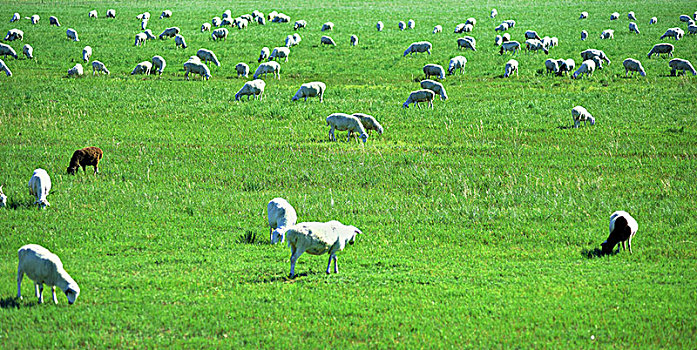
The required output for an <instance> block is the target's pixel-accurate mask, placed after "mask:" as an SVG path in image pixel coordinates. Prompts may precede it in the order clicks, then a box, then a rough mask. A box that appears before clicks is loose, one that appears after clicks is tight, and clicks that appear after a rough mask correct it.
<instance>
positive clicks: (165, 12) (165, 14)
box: [160, 10, 172, 19]
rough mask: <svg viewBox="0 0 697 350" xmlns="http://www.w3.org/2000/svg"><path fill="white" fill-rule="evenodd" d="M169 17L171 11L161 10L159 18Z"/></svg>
mask: <svg viewBox="0 0 697 350" xmlns="http://www.w3.org/2000/svg"><path fill="white" fill-rule="evenodd" d="M170 17H172V11H170V10H164V11H162V14H161V15H160V19H163V18H170Z"/></svg>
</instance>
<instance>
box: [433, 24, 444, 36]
mask: <svg viewBox="0 0 697 350" xmlns="http://www.w3.org/2000/svg"><path fill="white" fill-rule="evenodd" d="M442 31H443V27H442V26H440V25H437V26H435V27H433V34H436V33H440V32H442Z"/></svg>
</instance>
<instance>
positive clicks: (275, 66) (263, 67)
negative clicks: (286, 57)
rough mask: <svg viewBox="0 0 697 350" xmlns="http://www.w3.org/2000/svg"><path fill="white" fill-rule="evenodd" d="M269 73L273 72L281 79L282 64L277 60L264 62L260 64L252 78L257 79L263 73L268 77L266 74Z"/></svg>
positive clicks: (275, 76)
mask: <svg viewBox="0 0 697 350" xmlns="http://www.w3.org/2000/svg"><path fill="white" fill-rule="evenodd" d="M268 73H273V76H274V78H276V79H278V80H280V79H281V64H280V63H278V62H276V61H271V62H264V63H262V64H260V65H259V67H257V70H256V71H255V72H254V76H253V77H252V79H257V78H259V77H260V76H261V75H262V74H263V75H264V78H266V74H268Z"/></svg>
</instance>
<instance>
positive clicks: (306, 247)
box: [286, 221, 362, 278]
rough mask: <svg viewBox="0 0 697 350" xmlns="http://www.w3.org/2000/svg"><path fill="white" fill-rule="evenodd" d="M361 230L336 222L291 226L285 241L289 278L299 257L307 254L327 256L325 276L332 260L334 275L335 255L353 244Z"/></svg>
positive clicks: (335, 267) (336, 266) (305, 223)
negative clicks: (288, 251) (288, 248)
mask: <svg viewBox="0 0 697 350" xmlns="http://www.w3.org/2000/svg"><path fill="white" fill-rule="evenodd" d="M361 233H362V232H361V230H359V229H358V228H356V227H355V226H347V225H344V224H342V223H340V222H338V221H329V222H303V223H299V224H297V225H294V226H291V227H290V228H288V230H287V231H286V241H287V242H288V247H290V253H291V254H290V277H291V278H292V277H293V276H295V263H296V262H297V261H298V258H300V256H301V255H302V254H303V253H305V252H307V253H308V254H312V255H322V254H325V253H326V254H329V263H328V264H327V270H326V272H327V274H329V273H331V265H332V260H333V261H334V273H338V272H339V263H338V262H337V257H336V254H337V253H338V252H340V251H342V250H344V248H345V247H346V245H347V244H353V243H354V242H355V240H356V236H357V235H359V234H361Z"/></svg>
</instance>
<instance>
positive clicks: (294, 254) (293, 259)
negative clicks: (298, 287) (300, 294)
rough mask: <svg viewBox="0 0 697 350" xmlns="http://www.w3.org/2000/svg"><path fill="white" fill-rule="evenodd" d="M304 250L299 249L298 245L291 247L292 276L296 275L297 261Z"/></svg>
mask: <svg viewBox="0 0 697 350" xmlns="http://www.w3.org/2000/svg"><path fill="white" fill-rule="evenodd" d="M303 253H304V251H302V250H299V249H298V248H297V247H295V248H293V247H291V255H290V278H293V276H295V263H296V262H297V261H298V258H299V257H300V255H302V254H303Z"/></svg>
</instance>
